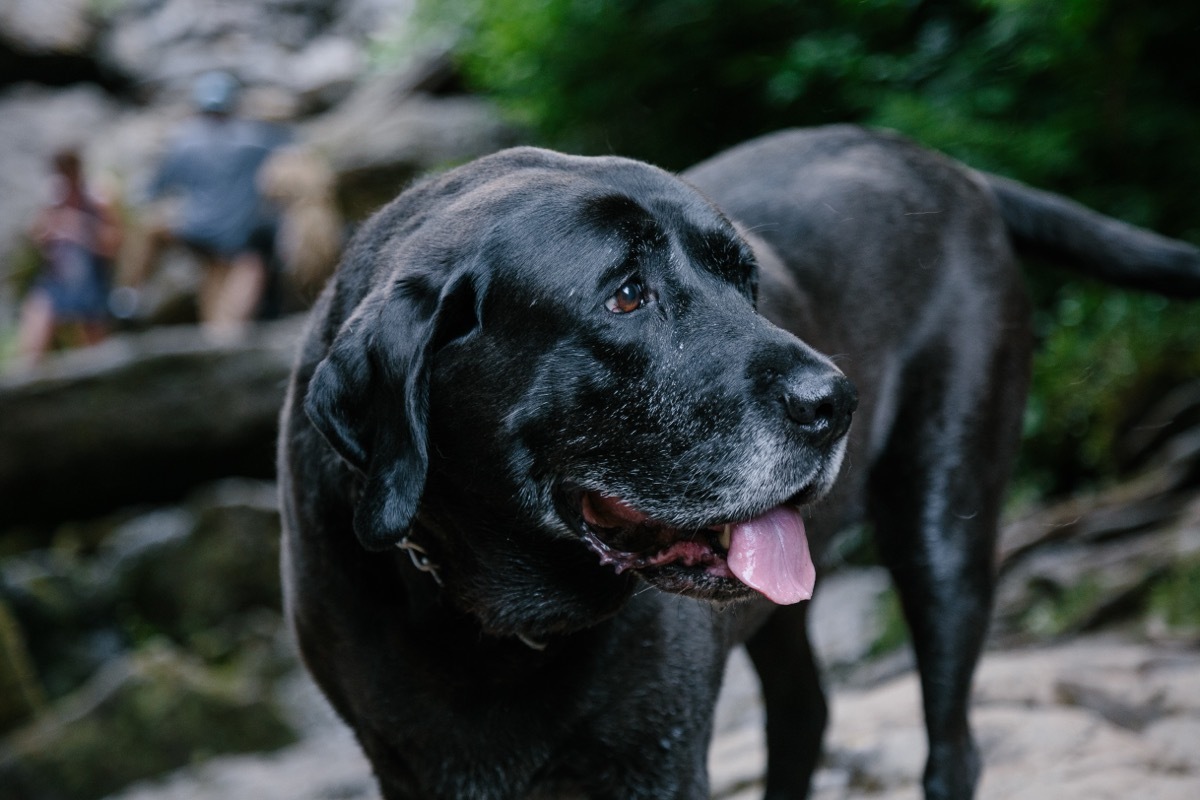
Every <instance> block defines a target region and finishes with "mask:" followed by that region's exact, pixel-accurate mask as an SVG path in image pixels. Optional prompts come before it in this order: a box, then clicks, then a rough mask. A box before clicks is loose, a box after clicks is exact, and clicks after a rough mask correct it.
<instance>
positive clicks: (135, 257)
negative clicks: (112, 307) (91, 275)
mask: <svg viewBox="0 0 1200 800" xmlns="http://www.w3.org/2000/svg"><path fill="white" fill-rule="evenodd" d="M174 240H175V235H174V234H173V233H172V232H171V227H170V225H169V224H168V220H167V219H166V217H165V216H163V215H161V214H153V213H152V214H150V215H149V216H147V217H146V219H144V220H142V222H141V224H139V225H138V226H136V227H135V228H134V231H133V235H132V236H130V237H129V243H128V245H127V246H126V249H125V252H124V257H123V258H122V259H121V260H120V263H119V265H118V270H117V284H118V285H120V286H141V285H142V284H143V283H145V282H146V280H148V279H149V277H150V275H151V274H152V273H153V272H154V269H155V268H156V267H157V266H158V260H159V257H160V256H161V255H162V251H163V250H164V249H165V248H166V246H167V245H168V244H170V243H171V242H172V241H174Z"/></svg>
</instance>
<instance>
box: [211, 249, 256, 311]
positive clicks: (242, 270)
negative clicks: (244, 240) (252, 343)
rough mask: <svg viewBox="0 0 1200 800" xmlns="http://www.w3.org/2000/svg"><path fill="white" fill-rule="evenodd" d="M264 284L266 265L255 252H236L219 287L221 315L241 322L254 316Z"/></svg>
mask: <svg viewBox="0 0 1200 800" xmlns="http://www.w3.org/2000/svg"><path fill="white" fill-rule="evenodd" d="M266 286H267V266H266V264H265V263H264V262H263V258H262V256H261V255H259V254H258V253H256V252H245V253H239V254H238V255H236V256H234V257H233V259H232V260H231V261H230V264H229V275H228V278H227V279H226V281H225V286H224V287H223V288H222V291H221V316H222V319H223V320H225V321H227V322H230V323H233V324H241V323H246V322H251V321H253V320H254V315H255V312H256V311H257V310H258V306H259V304H260V303H261V302H262V297H263V291H264V290H265V289H266Z"/></svg>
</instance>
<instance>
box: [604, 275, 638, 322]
mask: <svg viewBox="0 0 1200 800" xmlns="http://www.w3.org/2000/svg"><path fill="white" fill-rule="evenodd" d="M645 304H646V290H645V289H644V288H642V284H641V283H639V282H638V281H629V282H628V283H626V284H623V285H622V286H621V288H620V289H617V293H616V294H614V295H613V296H612V297H610V298H608V302H607V303H605V304H604V305H605V307H606V308H608V310H609V311H611V312H613V313H614V314H628V313H629V312H630V311H636V310H638V309H639V308H641V307H642V306H644V305H645Z"/></svg>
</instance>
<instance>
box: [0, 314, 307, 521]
mask: <svg viewBox="0 0 1200 800" xmlns="http://www.w3.org/2000/svg"><path fill="white" fill-rule="evenodd" d="M303 324H304V321H303V319H297V318H293V319H285V320H281V321H279V322H275V323H269V324H267V323H264V324H262V325H259V326H257V327H254V328H252V329H251V330H249V331H248V332H247V335H246V337H245V338H244V339H241V340H239V341H236V342H220V341H214V340H212V339H211V338H210V337H207V336H206V335H205V334H204V332H203V331H202V330H201V329H198V328H194V327H190V326H186V327H172V328H158V329H154V330H151V331H147V332H145V333H140V334H131V335H124V336H116V337H112V338H110V339H109V340H107V341H106V342H104V343H103V344H101V345H99V346H96V347H93V348H89V349H87V350H83V351H74V352H70V353H66V354H64V355H62V356H59V357H58V358H56V359H51V360H48V361H47V362H46V363H45V365H44V367H41V368H39V369H38V370H37V371H36V372H35V373H33V374H30V375H24V376H15V375H9V376H5V377H0V494H2V495H3V496H4V497H5V498H6V499H5V504H4V507H3V509H2V511H0V515H2V518H0V530H2V529H4V528H5V527H9V526H11V525H13V524H16V523H18V522H22V521H36V522H38V523H40V524H47V523H52V522H54V521H57V520H62V519H71V518H76V517H82V516H86V515H89V514H91V515H96V514H99V513H104V512H107V511H111V510H113V509H115V508H119V507H121V506H123V505H129V504H132V503H138V502H154V501H161V500H164V499H174V498H178V497H180V496H182V495H183V494H184V493H185V492H186V491H187V490H188V489H190V488H191V487H193V486H196V485H198V484H200V483H203V482H207V481H211V480H215V479H217V478H220V477H223V476H229V475H243V476H250V477H269V476H271V475H273V473H274V457H275V431H276V427H277V418H278V416H279V409H280V407H281V405H282V402H283V394H284V389H285V387H286V383H287V376H288V372H289V370H290V368H291V364H292V359H293V355H294V349H295V347H296V344H297V342H298V338H299V334H300V329H301V327H302V326H303ZM63 487H70V490H69V491H64V490H63Z"/></svg>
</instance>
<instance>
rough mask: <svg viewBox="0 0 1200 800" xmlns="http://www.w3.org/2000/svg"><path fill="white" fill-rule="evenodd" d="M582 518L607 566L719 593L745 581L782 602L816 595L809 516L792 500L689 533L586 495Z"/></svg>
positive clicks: (691, 590) (687, 589) (676, 587)
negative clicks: (806, 526) (806, 528)
mask: <svg viewBox="0 0 1200 800" xmlns="http://www.w3.org/2000/svg"><path fill="white" fill-rule="evenodd" d="M579 515H580V518H581V519H582V521H583V529H584V530H583V532H584V539H585V541H586V542H587V544H588V545H589V546H590V547H591V548H592V550H594V551H595V552H596V553H597V554H598V555H599V556H600V561H601V563H602V564H606V565H611V566H612V567H613V568H615V569H616V570H617V572H623V571H625V570H630V569H632V570H638V571H641V572H644V573H647V574H648V575H649V574H652V573H653V574H654V575H655V576H656V578H657V579H656V580H655V582H656V583H658V584H659V585H660V586H663V588H667V589H670V590H672V591H678V592H681V593H685V594H700V595H704V596H714V597H716V596H733V595H736V594H738V593H739V592H737V591H736V587H738V586H739V585H744V586H748V587H750V588H751V589H754V590H756V591H758V592H760V593H761V594H763V595H765V596H766V597H767V598H769V599H770V600H773V601H774V602H776V603H779V604H781V605H787V604H790V603H798V602H800V601H801V600H807V599H808V598H809V597H811V596H812V590H813V584H814V583H815V581H816V569H815V567H814V566H813V562H812V556H811V555H810V554H809V548H808V538H807V536H806V535H805V531H804V520H803V519H802V518H801V516H800V512H799V511H797V510H796V509H795V508H794V507H793V506H792V505H789V504H784V505H780V506H776V507H775V508H773V509H771V510H770V511H767V512H766V513H765V514H762V515H761V516H758V517H755V518H753V519H749V520H743V521H738V522H727V523H722V524H718V525H710V526H708V527H705V528H699V529H693V530H685V529H681V528H673V527H671V526H669V525H666V524H663V523H661V522H658V521H656V520H653V519H651V518H650V517H649V516H647V515H646V514H643V513H642V512H640V511H638V510H636V509H635V508H633V507H632V506H630V505H629V504H627V503H625V502H623V501H622V500H619V499H617V498H615V497H608V496H606V495H603V494H601V493H599V492H582V493H581V494H580V495H579ZM723 584H724V585H723ZM744 591H745V590H744V589H743V590H742V592H744Z"/></svg>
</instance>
